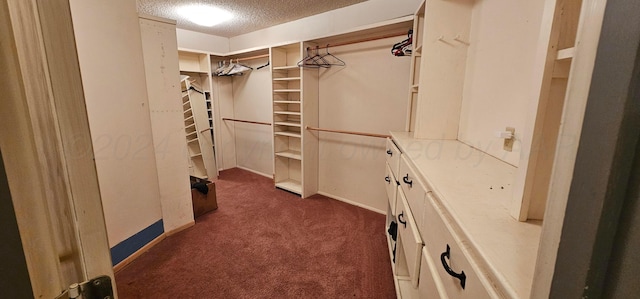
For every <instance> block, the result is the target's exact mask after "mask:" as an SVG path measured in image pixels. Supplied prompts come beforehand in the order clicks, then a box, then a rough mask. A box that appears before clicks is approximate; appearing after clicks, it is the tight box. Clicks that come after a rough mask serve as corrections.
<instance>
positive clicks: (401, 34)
mask: <svg viewBox="0 0 640 299" xmlns="http://www.w3.org/2000/svg"><path fill="white" fill-rule="evenodd" d="M406 35H407V32H402V33H393V34H387V35H383V36H378V37H371V38H364V39H359V40H355V41H350V42H344V43H337V44H332V43H329V44H328V46H329V48H331V47H339V46H346V45H352V44H358V43H364V42H370V41H374V40H379V39H385V38H390V37H398V36H406ZM318 45H319V46H320V47H321V48H322V44H318Z"/></svg>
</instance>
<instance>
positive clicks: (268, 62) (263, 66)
mask: <svg viewBox="0 0 640 299" xmlns="http://www.w3.org/2000/svg"><path fill="white" fill-rule="evenodd" d="M270 63H271V62H270V61H267V64H265V65H261V66H259V67H257V68H256V70H259V69H261V68H265V67H268V66H269V64H270Z"/></svg>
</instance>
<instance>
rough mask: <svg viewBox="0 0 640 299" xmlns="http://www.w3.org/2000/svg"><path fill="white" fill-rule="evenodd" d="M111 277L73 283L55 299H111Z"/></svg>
mask: <svg viewBox="0 0 640 299" xmlns="http://www.w3.org/2000/svg"><path fill="white" fill-rule="evenodd" d="M113 298H115V297H114V296H113V286H112V284H111V277H109V276H107V275H102V276H98V277H96V278H93V279H90V280H87V281H84V282H81V283H74V284H72V285H70V286H69V288H68V289H66V290H64V291H63V292H62V293H61V294H60V295H58V296H57V297H56V298H55V299H113Z"/></svg>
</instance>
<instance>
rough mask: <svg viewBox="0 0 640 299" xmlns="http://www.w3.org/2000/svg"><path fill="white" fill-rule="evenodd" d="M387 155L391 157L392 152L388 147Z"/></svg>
mask: <svg viewBox="0 0 640 299" xmlns="http://www.w3.org/2000/svg"><path fill="white" fill-rule="evenodd" d="M387 155H389V157H393V152H392V151H391V150H390V149H388V150H387Z"/></svg>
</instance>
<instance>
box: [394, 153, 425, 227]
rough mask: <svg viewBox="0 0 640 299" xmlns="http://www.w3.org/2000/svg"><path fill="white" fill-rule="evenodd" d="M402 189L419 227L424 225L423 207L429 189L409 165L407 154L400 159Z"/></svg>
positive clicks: (398, 176)
mask: <svg viewBox="0 0 640 299" xmlns="http://www.w3.org/2000/svg"><path fill="white" fill-rule="evenodd" d="M396 178H397V179H398V182H399V183H400V186H401V187H402V191H403V192H404V195H405V197H406V198H407V202H408V203H409V207H410V208H411V210H412V211H413V216H414V218H415V220H416V223H417V224H418V227H422V222H423V220H422V219H423V212H422V211H423V207H424V202H425V195H426V192H427V191H429V190H427V189H426V188H425V187H424V186H423V185H422V184H421V183H420V181H419V180H418V178H417V176H416V171H414V170H413V168H412V167H411V166H409V162H408V161H407V158H406V157H405V156H402V157H401V159H400V172H399V173H398V175H397V176H396Z"/></svg>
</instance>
